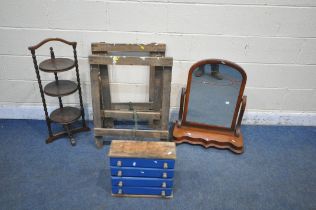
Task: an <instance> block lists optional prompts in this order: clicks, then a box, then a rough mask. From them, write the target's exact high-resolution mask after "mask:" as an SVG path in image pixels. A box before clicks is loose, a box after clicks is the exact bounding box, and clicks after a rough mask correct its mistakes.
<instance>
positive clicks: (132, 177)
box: [109, 140, 176, 198]
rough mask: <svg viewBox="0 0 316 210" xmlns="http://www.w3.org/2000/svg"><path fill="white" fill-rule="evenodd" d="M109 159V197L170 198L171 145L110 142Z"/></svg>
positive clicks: (172, 158) (172, 147)
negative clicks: (110, 194) (110, 189)
mask: <svg viewBox="0 0 316 210" xmlns="http://www.w3.org/2000/svg"><path fill="white" fill-rule="evenodd" d="M109 157H110V169H111V179H112V195H114V196H129V197H166V198H170V197H172V195H173V192H172V189H173V177H174V167H175V159H176V147H175V143H174V142H153V141H152V142H149V141H146V142H145V141H123V140H113V141H112V143H111V147H110V151H109Z"/></svg>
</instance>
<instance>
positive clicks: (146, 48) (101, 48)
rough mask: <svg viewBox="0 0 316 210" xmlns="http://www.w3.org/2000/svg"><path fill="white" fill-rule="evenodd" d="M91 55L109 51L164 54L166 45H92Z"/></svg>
mask: <svg viewBox="0 0 316 210" xmlns="http://www.w3.org/2000/svg"><path fill="white" fill-rule="evenodd" d="M91 50H92V53H94V52H109V51H123V52H165V51H166V44H158V43H151V44H110V43H102V42H100V43H92V44H91Z"/></svg>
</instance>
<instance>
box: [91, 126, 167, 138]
mask: <svg viewBox="0 0 316 210" xmlns="http://www.w3.org/2000/svg"><path fill="white" fill-rule="evenodd" d="M94 135H95V136H138V137H145V138H162V139H167V138H168V130H134V129H117V128H94Z"/></svg>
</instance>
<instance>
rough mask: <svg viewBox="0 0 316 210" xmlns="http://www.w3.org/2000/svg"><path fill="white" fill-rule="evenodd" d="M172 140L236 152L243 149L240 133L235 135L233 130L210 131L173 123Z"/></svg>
mask: <svg viewBox="0 0 316 210" xmlns="http://www.w3.org/2000/svg"><path fill="white" fill-rule="evenodd" d="M173 141H174V142H175V143H177V144H180V143H189V144H197V145H202V146H204V147H205V148H209V147H215V148H219V149H229V150H231V151H232V152H234V153H237V154H241V153H243V151H244V146H243V137H242V135H241V134H240V135H239V136H238V137H237V136H236V135H235V134H234V132H233V131H217V130H214V131H212V130H210V129H203V128H195V127H191V126H183V125H182V126H180V127H179V126H177V125H175V126H174V129H173Z"/></svg>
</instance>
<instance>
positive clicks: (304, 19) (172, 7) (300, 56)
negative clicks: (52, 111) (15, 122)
mask: <svg viewBox="0 0 316 210" xmlns="http://www.w3.org/2000/svg"><path fill="white" fill-rule="evenodd" d="M48 37H61V38H64V39H66V40H70V41H77V42H78V56H79V67H80V71H81V75H80V76H81V81H82V86H83V93H84V101H85V106H86V107H91V97H90V79H89V65H88V60H87V57H88V55H89V54H90V44H91V42H98V41H105V42H110V43H151V42H160V43H166V44H167V53H166V54H167V56H172V57H173V58H174V67H173V76H172V95H171V107H173V108H175V109H174V110H176V107H178V106H179V91H180V88H181V87H183V86H185V84H186V78H187V72H188V69H189V67H190V65H192V64H193V63H194V62H196V61H198V60H200V59H205V58H223V59H227V60H231V61H234V62H236V63H238V64H240V65H241V66H242V67H243V68H244V69H245V70H246V72H247V74H248V82H247V88H246V95H248V104H247V115H246V119H245V122H249V123H265V124H278V123H281V124H304V125H316V120H315V118H316V1H314V0H251V1H250V0H244V1H237V0H197V1H193V0H148V1H147V0H144V1H142V0H139V1H138V0H134V1H123V0H122V1H119V0H112V1H102V0H70V1H61V0H29V1H18V0H10V1H4V0H1V1H0V40H1V41H0V118H1V117H2V118H40V119H43V112H42V107H41V99H40V94H39V90H38V85H37V81H36V77H35V72H34V68H33V63H32V59H31V56H30V52H29V51H28V50H27V47H28V46H30V45H34V44H36V43H38V42H39V41H41V40H43V39H45V38H48ZM48 47H49V46H48V45H47V48H45V49H44V50H41V51H40V52H39V54H38V55H39V59H40V60H41V59H44V58H45V57H46V56H47V55H48V51H49V50H48ZM55 51H56V52H55V53H56V55H61V56H70V55H71V53H72V52H71V49H70V50H66V49H63V48H59V46H57V47H56V50H55ZM42 75H43V80H44V81H45V82H44V83H46V82H47V81H48V80H50V79H52V78H53V77H52V75H49V76H47V75H45V76H44V74H42ZM146 76H148V72H146V70H144V69H143V70H140V71H138V72H137V74H136V76H135V79H134V80H133V81H131V80H130V74H127V73H126V70H121V71H119V72H115V73H113V74H111V80H112V82H113V83H114V84H113V92H112V93H113V97H115V100H124V99H125V100H126V98H125V97H124V96H128V97H130V98H131V99H135V100H136V101H142V100H146V99H148V96H147V93H148V79H146ZM61 77H64V78H72V79H75V77H74V75H71V74H70V72H68V73H64V74H62V75H61ZM136 77H137V79H136ZM131 83H132V84H131ZM116 90H120V93H122V95H117V94H115V92H116ZM139 93H141V94H139ZM114 94H115V95H114ZM76 96H77V95H75V96H69V97H66V98H65V99H66V102H67V103H69V104H72V103H73V101H75V103H77V102H78V100H77V97H76ZM47 98H48V102H49V103H50V104H51V105H53V106H54V105H57V100H56V99H54V98H49V97H47ZM127 100H129V98H127ZM90 112H91V109H90Z"/></svg>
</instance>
